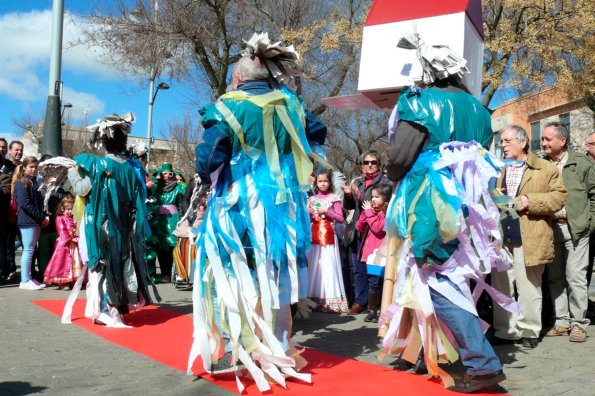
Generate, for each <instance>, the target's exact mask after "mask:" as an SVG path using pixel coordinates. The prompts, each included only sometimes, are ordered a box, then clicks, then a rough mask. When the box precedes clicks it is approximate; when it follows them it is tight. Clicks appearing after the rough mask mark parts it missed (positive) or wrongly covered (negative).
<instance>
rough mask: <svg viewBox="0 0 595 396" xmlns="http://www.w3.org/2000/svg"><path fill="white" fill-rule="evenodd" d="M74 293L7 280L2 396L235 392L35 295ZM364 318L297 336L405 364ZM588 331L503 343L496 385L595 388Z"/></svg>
mask: <svg viewBox="0 0 595 396" xmlns="http://www.w3.org/2000/svg"><path fill="white" fill-rule="evenodd" d="M159 293H160V294H161V296H162V298H163V302H162V303H161V304H160V306H163V307H164V308H168V309H172V310H175V311H179V312H182V313H186V314H190V313H191V310H192V308H191V293H190V292H189V291H183V290H177V289H174V288H173V287H171V285H165V284H163V285H159ZM67 295H68V293H67V292H65V291H58V290H55V287H50V288H48V289H47V290H42V291H25V290H19V289H18V284H8V285H7V284H3V285H0V306H1V307H2V321H1V324H0V332H1V334H2V335H1V337H0V356H1V357H2V364H1V367H0V395H25V394H36V393H40V394H47V395H75V394H76V395H80V394H107V395H129V394H143V395H162V394H172V395H191V394H192V395H196V394H200V395H228V394H231V393H230V392H229V391H227V390H224V389H223V388H220V387H218V386H216V385H213V384H211V383H209V382H207V381H205V380H202V379H200V378H195V377H192V376H187V375H186V374H185V373H183V372H180V371H177V370H175V369H172V368H169V367H167V366H165V365H162V364H160V363H158V362H156V361H154V360H151V359H149V358H146V357H144V356H141V355H139V354H136V353H134V352H131V351H128V350H126V349H124V348H121V347H118V346H116V345H114V344H111V343H109V342H107V341H105V340H103V339H100V338H98V337H96V336H94V335H93V334H90V333H88V332H87V331H85V330H82V329H80V328H78V327H76V326H65V325H62V324H60V321H59V320H58V318H57V317H56V316H54V315H52V314H51V313H49V312H47V311H45V310H43V309H41V308H39V307H37V306H36V305H33V304H31V303H30V301H31V300H34V299H58V298H64V299H66V297H67ZM593 297H595V296H593ZM363 317H364V315H358V316H347V315H328V314H322V313H314V314H312V316H311V318H310V319H309V320H307V321H305V320H301V321H296V322H295V323H294V330H295V337H294V339H295V340H296V341H297V342H299V343H300V344H302V345H304V346H306V347H311V348H315V349H319V350H322V351H325V352H328V353H332V354H337V355H341V356H345V357H350V358H354V359H358V360H363V361H367V362H370V363H374V364H381V365H385V366H387V367H400V366H399V365H398V364H397V363H396V361H395V359H386V360H385V361H383V362H380V361H378V359H377V358H376V354H377V352H378V342H379V339H378V338H377V337H376V336H375V334H376V329H375V327H374V325H373V324H370V323H365V322H364V321H363ZM589 330H590V333H591V334H592V335H593V336H592V337H590V338H588V339H587V342H586V343H582V344H573V343H570V342H569V341H568V337H554V338H546V339H544V340H542V342H541V343H540V344H539V346H538V347H537V348H536V349H534V350H530V351H527V350H522V349H520V348H518V347H516V346H498V347H496V352H497V353H498V355H499V356H500V358H501V359H502V361H503V363H504V366H505V372H506V375H507V376H508V379H507V380H506V382H504V383H502V387H501V388H497V389H496V390H499V391H502V392H508V393H509V394H513V395H564V394H569V395H570V394H572V395H573V396H576V395H593V394H595V391H594V389H595V326H590V329H589ZM181 353H184V354H187V353H188V351H182V352H181ZM362 380H365V379H363V378H362ZM388 392H389V391H388V390H387V394H388ZM281 393H282V392H281ZM281 393H280V394H281Z"/></svg>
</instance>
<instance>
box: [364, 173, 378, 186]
mask: <svg viewBox="0 0 595 396" xmlns="http://www.w3.org/2000/svg"><path fill="white" fill-rule="evenodd" d="M379 173H380V172H376V173H364V177H365V179H366V182H365V183H366V188H368V187H370V184H372V182H373V181H374V179H375V178H376V176H378V174H379Z"/></svg>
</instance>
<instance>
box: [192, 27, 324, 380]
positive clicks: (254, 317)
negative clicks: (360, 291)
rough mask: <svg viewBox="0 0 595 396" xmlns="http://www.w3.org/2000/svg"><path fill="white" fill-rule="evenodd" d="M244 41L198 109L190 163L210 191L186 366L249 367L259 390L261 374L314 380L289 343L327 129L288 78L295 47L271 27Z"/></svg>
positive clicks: (293, 71) (303, 284)
mask: <svg viewBox="0 0 595 396" xmlns="http://www.w3.org/2000/svg"><path fill="white" fill-rule="evenodd" d="M246 45H247V47H246V49H245V50H244V52H243V53H242V55H243V56H242V57H241V58H240V60H239V61H238V62H237V63H236V65H235V66H234V68H233V71H232V84H231V86H232V89H233V90H232V91H230V92H228V93H226V94H224V95H222V96H221V97H220V98H219V99H218V100H217V102H216V103H215V104H213V105H208V106H205V107H204V108H202V109H201V110H200V115H201V116H202V124H203V126H204V128H205V132H204V134H203V140H204V141H203V142H202V143H200V144H199V145H198V146H197V147H196V158H197V162H196V167H197V172H198V174H199V176H200V178H201V179H202V180H203V181H209V180H210V181H211V182H212V189H213V195H212V197H211V198H210V199H209V201H208V203H207V209H206V213H205V218H204V221H203V223H202V224H201V227H200V228H199V230H198V234H197V241H196V246H197V259H196V265H195V270H194V289H193V294H194V296H193V300H194V343H193V346H192V350H191V354H190V359H189V365H190V366H189V369H191V366H192V363H193V362H194V360H195V359H196V358H197V357H198V356H199V355H200V356H201V358H202V364H203V367H204V369H205V370H207V371H208V372H210V373H213V374H218V373H224V372H236V375H237V373H238V372H239V371H238V370H240V369H241V368H243V367H245V368H246V369H247V370H248V371H249V372H250V375H251V377H252V378H253V379H254V381H255V382H256V385H257V387H258V389H259V390H260V391H265V390H268V389H270V385H269V383H268V381H267V379H268V380H269V381H271V382H276V383H279V384H281V385H283V386H285V378H286V377H294V378H298V379H301V380H304V381H308V382H309V381H310V379H311V378H310V375H309V374H306V373H301V372H299V370H300V369H301V368H302V367H303V366H304V363H305V362H304V360H303V358H302V357H301V356H299V353H297V350H296V349H295V348H294V347H293V346H292V344H291V342H290V336H291V310H290V304H292V303H296V302H298V299H299V298H302V297H306V293H307V284H308V274H307V260H306V251H307V249H309V248H310V224H309V216H308V212H307V210H306V208H307V205H306V198H307V191H308V189H309V177H310V174H311V173H312V169H313V165H312V161H311V160H310V158H309V155H312V150H313V146H314V145H321V144H323V143H324V141H325V138H326V127H325V126H324V125H323V124H322V123H321V122H320V121H319V120H318V119H317V118H316V117H315V116H314V115H313V114H312V113H310V112H308V111H306V108H305V105H304V103H303V101H302V99H301V98H300V97H299V96H298V95H297V94H296V93H295V92H293V91H292V90H290V89H289V88H288V87H287V86H286V85H284V83H285V82H288V81H290V76H295V75H297V74H298V73H299V70H298V65H297V60H298V55H297V53H296V52H295V51H294V49H293V47H284V46H282V45H281V43H271V42H270V41H269V39H268V34H267V33H262V34H254V35H253V36H252V38H251V39H250V40H249V41H248V42H246ZM275 77H276V78H275ZM223 352H224V354H223V356H221V354H220V353H223ZM265 372H266V377H265ZM237 383H238V387H239V388H238V389H239V390H240V392H241V391H242V389H243V385H242V383H241V381H240V380H239V379H238V382H237Z"/></svg>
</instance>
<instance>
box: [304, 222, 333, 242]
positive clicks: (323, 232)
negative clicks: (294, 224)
mask: <svg viewBox="0 0 595 396" xmlns="http://www.w3.org/2000/svg"><path fill="white" fill-rule="evenodd" d="M310 231H311V232H312V244H313V245H334V244H335V229H334V227H333V222H332V221H330V220H329V219H323V218H321V217H320V216H316V217H314V218H313V219H312V224H311V226H310Z"/></svg>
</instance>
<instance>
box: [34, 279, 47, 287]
mask: <svg viewBox="0 0 595 396" xmlns="http://www.w3.org/2000/svg"><path fill="white" fill-rule="evenodd" d="M31 282H33V283H35V284H36V285H37V286H39V287H40V288H41V289H43V288H44V287H45V283H39V282H37V281H36V280H35V279H31Z"/></svg>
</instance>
